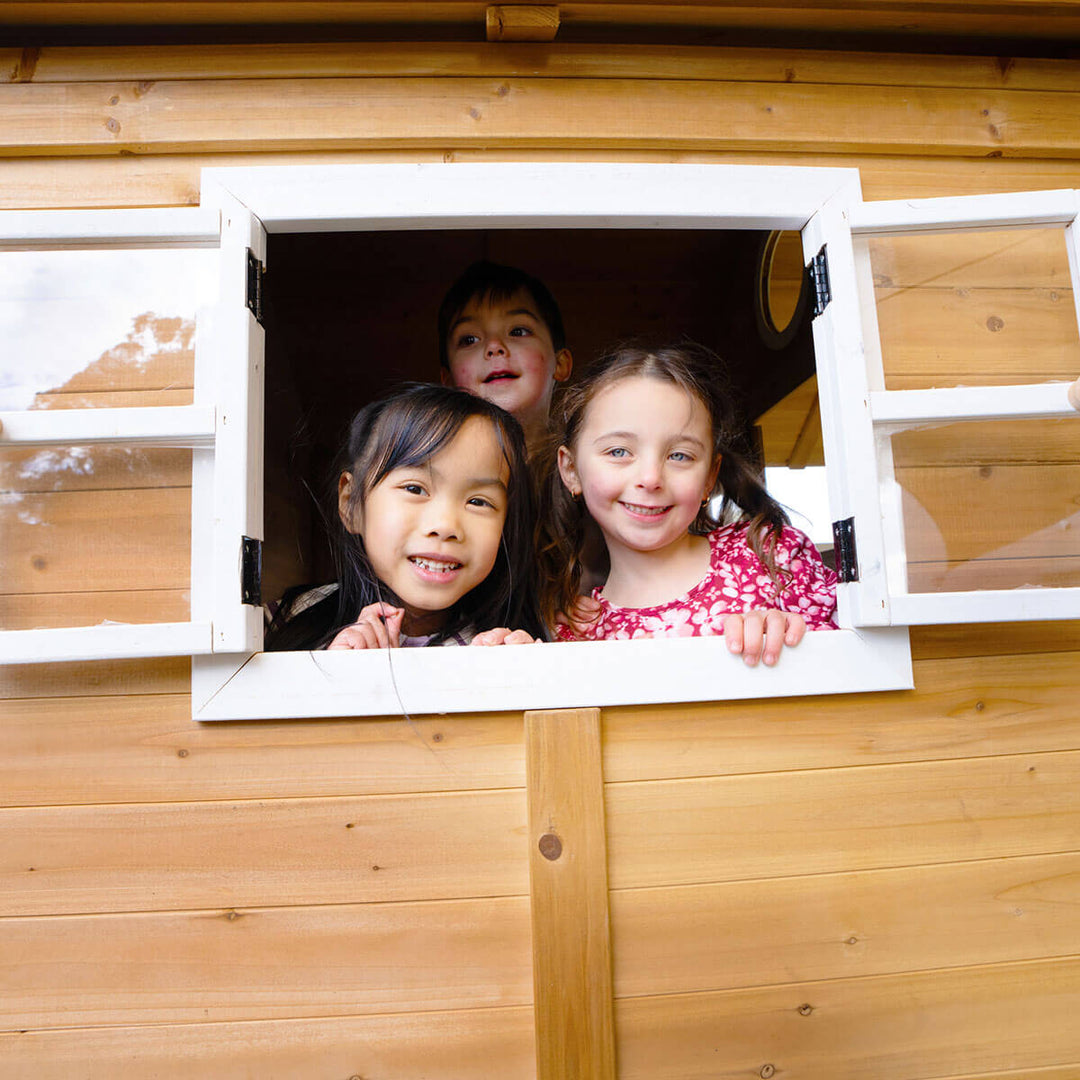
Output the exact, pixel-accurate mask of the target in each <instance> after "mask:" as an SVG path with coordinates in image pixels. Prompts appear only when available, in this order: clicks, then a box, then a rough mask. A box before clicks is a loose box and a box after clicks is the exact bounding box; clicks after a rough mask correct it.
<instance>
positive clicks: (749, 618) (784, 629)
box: [724, 609, 806, 667]
mask: <svg viewBox="0 0 1080 1080" xmlns="http://www.w3.org/2000/svg"><path fill="white" fill-rule="evenodd" d="M805 633H806V620H805V619H804V618H803V617H802V616H801V615H795V614H792V613H791V612H788V611H777V610H776V609H770V610H768V611H748V612H746V613H745V614H744V615H729V616H728V617H727V618H726V619H724V637H725V639H726V640H727V647H728V651H729V652H732V653H734V654H735V655H736V656H738V655H740V654H741V655H742V658H743V660H744V661H745V662H746V664H747V666H748V667H754V665H755V664H757V662H758V660H761V661H762V662H763V663H764V664H765V665H766V666H767V667H772V666H773V664H775V663H776V661H777V660H779V659H780V650H781V649H782V648H783V647H784V646H785V645H787V646H788V648H791V647H792V646H794V645H798V644H799V642H800V641H802V639H803V634H805Z"/></svg>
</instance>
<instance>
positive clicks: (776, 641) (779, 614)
mask: <svg viewBox="0 0 1080 1080" xmlns="http://www.w3.org/2000/svg"><path fill="white" fill-rule="evenodd" d="M764 615H765V618H764V629H765V642H764V648H763V650H762V653H761V659H762V662H763V663H764V664H766V665H767V666H768V667H772V666H773V664H775V663H776V661H777V660H779V659H780V650H781V649H782V648H783V647H784V644H785V642H786V641H787V629H788V625H789V623H788V620H789V618H790V616H789V615H788V614H787V612H784V611H766V612H765V613H764ZM800 637H801V635H800ZM796 640H798V639H796Z"/></svg>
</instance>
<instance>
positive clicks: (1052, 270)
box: [865, 228, 1072, 300]
mask: <svg viewBox="0 0 1080 1080" xmlns="http://www.w3.org/2000/svg"><path fill="white" fill-rule="evenodd" d="M865 243H866V245H867V247H868V249H869V252H870V266H871V269H872V270H873V274H874V284H875V286H876V287H877V288H878V289H882V290H885V289H893V288H895V289H923V288H938V289H941V288H950V289H1010V288H1027V289H1060V290H1062V291H1063V292H1064V293H1066V294H1067V296H1068V299H1070V300H1071V299H1072V283H1071V282H1072V279H1071V278H1070V275H1069V260H1068V253H1067V251H1066V248H1065V230H1064V229H1063V228H1062V229H1022V230H1018V231H1011V232H976V231H965V232H954V233H928V234H917V235H913V236H904V235H894V236H887V237H872V238H870V239H869V240H867V241H866V242H865Z"/></svg>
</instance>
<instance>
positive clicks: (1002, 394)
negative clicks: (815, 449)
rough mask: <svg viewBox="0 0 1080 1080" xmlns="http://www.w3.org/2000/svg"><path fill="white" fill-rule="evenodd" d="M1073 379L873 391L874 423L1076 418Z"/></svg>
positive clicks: (903, 425) (899, 426)
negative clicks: (1021, 383) (1072, 393)
mask: <svg viewBox="0 0 1080 1080" xmlns="http://www.w3.org/2000/svg"><path fill="white" fill-rule="evenodd" d="M1069 386H1070V384H1069V383H1064V382H1055V383H1038V384H1033V385H1026V386H951V387H942V388H940V389H933V390H878V391H871V393H870V414H871V416H872V418H873V420H874V423H875V424H881V425H886V424H887V425H889V427H890V428H891V429H892V430H902V429H903V428H906V427H919V426H923V425H926V424H951V423H955V422H958V421H962V420H1019V419H1041V418H1047V419H1049V418H1052V417H1063V416H1076V410H1075V409H1074V408H1073V407H1072V405H1071V404H1070V403H1069V398H1068V393H1069Z"/></svg>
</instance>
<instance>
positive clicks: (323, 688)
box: [192, 163, 912, 720]
mask: <svg viewBox="0 0 1080 1080" xmlns="http://www.w3.org/2000/svg"><path fill="white" fill-rule="evenodd" d="M202 190H203V200H204V202H207V201H209V202H211V203H214V204H215V205H217V204H219V203H222V202H223V201H224V202H228V201H233V202H235V203H239V204H242V205H243V206H244V207H246V208H248V209H249V210H250V211H251V212H252V214H253V215H254V217H255V218H257V219H258V221H259V222H260V223H261V225H262V226H263V227H264V228H265V230H266V231H267V233H276V232H327V231H338V232H344V231H365V230H378V231H393V230H425V229H426V230H435V229H469V228H477V229H498V228H517V229H522V228H656V229H761V230H769V231H771V230H779V229H800V230H805V228H806V226H807V225H808V223H810V222H811V221H812V220H813V219H814V218H815V215H817V214H818V213H819V212H820V211H821V209H822V208H823V207H825V206H828V205H834V204H835V205H837V206H842V207H846V206H850V205H852V204H853V203H857V202H859V201H860V188H859V177H858V172H857V171H856V170H853V169H803V168H772V167H745V166H724V165H641V164H631V165H620V164H583V163H573V164H570V163H560V164H555V163H539V164H508V163H496V164H464V165H456V164H455V165H427V164H423V165H368V166H352V165H346V166H314V167H306V166H296V167H291V166H286V167H278V168H253V169H245V168H240V169H206V170H204V171H203V180H202ZM359 404H360V403H358V405H359ZM249 411H252V413H253V410H249ZM253 477H254V472H251V471H249V474H248V481H249V483H250V482H251V480H252V479H253ZM258 480H259V483H260V484H261V472H260V474H259V477H258ZM258 535H260V536H261V533H259V534H258ZM193 576H194V579H195V583H196V585H197V584H198V582H199V581H202V580H206V577H207V575H206V574H205V573H204V572H202V571H196V572H195V573H194V575H193ZM230 587H233V588H234V587H235V586H234V585H230ZM911 685H912V674H911V653H910V647H909V642H908V634H907V631H906V629H903V628H895V627H892V628H885V627H874V628H870V629H865V630H864V629H857V628H855V627H854V626H852V625H851V624H850V622H849V624H848V627H847V628H846V629H842V630H840V631H836V632H827V633H817V634H809V635H807V637H806V639H805V640H804V641H803V643H802V644H801V645H800V646H799V648H798V649H794V650H789V651H787V652H786V653H785V655H784V656H783V657H782V659H781V663H780V664H779V665H778V666H777V667H776V668H774V669H765V668H761V667H759V668H748V667H747V666H746V665H745V664H743V662H742V661H741V660H740V659H739V658H736V657H732V656H731V655H730V654H729V653H728V652H727V649H726V648H725V646H724V643H723V641H722V639H709V638H699V639H680V640H678V641H664V640H656V641H633V642H581V643H558V644H542V645H534V646H518V647H512V648H500V649H494V650H489V649H456V648H449V649H445V648H444V649H424V650H408V649H406V650H396V651H393V652H379V653H374V652H372V653H365V652H360V653H336V652H335V653H327V652H318V653H307V652H302V653H261V652H252V653H250V654H243V655H228V654H217V653H215V655H213V656H209V657H196V658H194V660H193V663H192V712H193V716H194V717H195V718H196V719H199V720H228V719H247V718H258V717H266V718H288V717H317V716H373V715H385V714H395V713H401V712H406V713H409V714H411V713H431V712H435V713H446V712H457V711H468V712H481V711H505V710H520V709H526V708H534V709H535V708H562V707H580V706H590V705H598V706H604V705H618V704H634V703H660V702H675V701H709V700H716V699H747V698H759V697H766V696H768V697H778V696H789V695H802V694H828V693H844V692H859V691H868V690H886V689H903V688H909V687H910V686H911Z"/></svg>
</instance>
